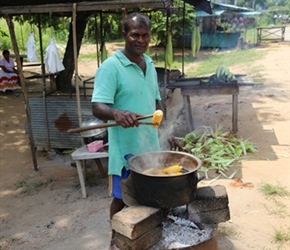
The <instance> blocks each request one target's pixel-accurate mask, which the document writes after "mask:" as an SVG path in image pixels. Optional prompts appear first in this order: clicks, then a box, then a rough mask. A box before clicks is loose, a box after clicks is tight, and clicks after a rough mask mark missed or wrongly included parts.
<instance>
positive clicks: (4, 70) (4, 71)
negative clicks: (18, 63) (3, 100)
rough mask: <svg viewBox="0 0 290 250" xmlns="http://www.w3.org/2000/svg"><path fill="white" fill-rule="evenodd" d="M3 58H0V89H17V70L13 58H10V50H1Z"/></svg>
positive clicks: (3, 90)
mask: <svg viewBox="0 0 290 250" xmlns="http://www.w3.org/2000/svg"><path fill="white" fill-rule="evenodd" d="M2 55H3V58H2V59H1V60H0V91H2V92H5V91H6V90H10V91H13V90H15V89H19V86H18V85H17V82H18V71H17V70H16V69H15V64H14V61H13V59H11V58H10V52H9V51H8V50H3V53H2Z"/></svg>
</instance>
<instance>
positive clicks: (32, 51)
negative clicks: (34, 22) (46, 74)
mask: <svg viewBox="0 0 290 250" xmlns="http://www.w3.org/2000/svg"><path fill="white" fill-rule="evenodd" d="M26 48H27V61H28V62H37V61H38V57H37V54H36V48H35V40H34V32H30V35H29V38H28V40H27V43H26Z"/></svg>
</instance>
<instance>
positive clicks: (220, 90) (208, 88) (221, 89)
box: [169, 77, 239, 134]
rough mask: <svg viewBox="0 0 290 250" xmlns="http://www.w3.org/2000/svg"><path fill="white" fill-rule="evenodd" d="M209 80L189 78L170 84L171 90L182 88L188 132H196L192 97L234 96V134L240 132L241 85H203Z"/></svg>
mask: <svg viewBox="0 0 290 250" xmlns="http://www.w3.org/2000/svg"><path fill="white" fill-rule="evenodd" d="M206 79H208V78H206V77H205V78H203V77H200V78H188V79H182V80H178V81H175V82H171V83H170V85H169V86H170V88H180V89H181V95H182V97H183V105H184V108H185V116H186V121H187V129H188V132H190V131H193V130H194V123H193V112H192V104H191V100H190V97H191V96H196V95H197V96H201V95H204V96H212V95H232V132H233V133H234V134H236V133H237V132H238V95H239V85H238V84H237V81H235V82H234V83H235V84H201V81H202V80H206Z"/></svg>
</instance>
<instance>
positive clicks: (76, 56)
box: [72, 3, 84, 144]
mask: <svg viewBox="0 0 290 250" xmlns="http://www.w3.org/2000/svg"><path fill="white" fill-rule="evenodd" d="M72 17H73V27H72V28H73V50H74V63H75V79H74V80H75V88H76V100H77V110H78V120H79V126H81V123H82V110H81V101H80V89H79V85H78V83H77V78H78V73H79V72H78V52H77V31H76V30H77V27H76V17H77V4H76V3H74V4H73V13H72ZM81 142H82V144H83V143H84V140H83V138H81Z"/></svg>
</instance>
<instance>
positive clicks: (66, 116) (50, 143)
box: [26, 96, 94, 149]
mask: <svg viewBox="0 0 290 250" xmlns="http://www.w3.org/2000/svg"><path fill="white" fill-rule="evenodd" d="M45 100H46V102H45V103H46V113H47V124H46V117H45V109H44V98H43V97H29V105H30V109H31V126H32V133H33V138H34V141H35V144H36V146H37V147H39V146H44V147H50V148H60V149H64V148H77V147H80V146H81V136H80V134H79V133H76V134H69V133H67V132H66V131H67V130H68V129H70V128H77V127H79V123H78V115H77V102H76V98H75V97H73V98H70V97H69V96H48V97H46V99H45ZM81 110H82V120H88V119H92V118H94V116H93V115H92V104H91V101H90V98H89V99H81ZM26 131H27V124H26ZM47 135H48V137H47Z"/></svg>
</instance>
